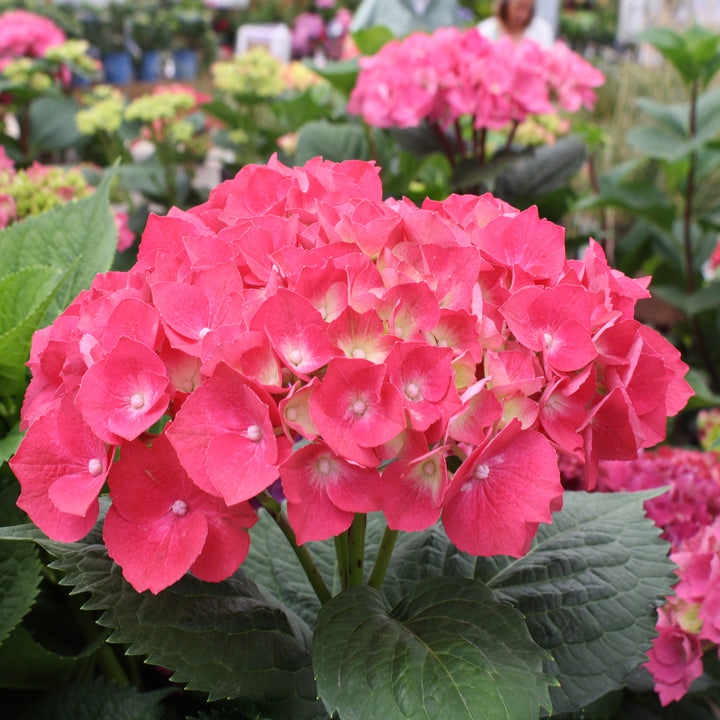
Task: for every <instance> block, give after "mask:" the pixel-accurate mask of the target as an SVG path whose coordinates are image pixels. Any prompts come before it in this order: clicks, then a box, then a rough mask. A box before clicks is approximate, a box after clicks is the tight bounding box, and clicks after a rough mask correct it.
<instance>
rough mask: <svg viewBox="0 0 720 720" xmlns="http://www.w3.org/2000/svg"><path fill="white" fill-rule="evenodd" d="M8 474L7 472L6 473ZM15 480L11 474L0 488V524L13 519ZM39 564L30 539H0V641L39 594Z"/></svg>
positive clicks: (35, 550) (15, 491)
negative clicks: (23, 541) (24, 541)
mask: <svg viewBox="0 0 720 720" xmlns="http://www.w3.org/2000/svg"><path fill="white" fill-rule="evenodd" d="M8 475H10V473H8ZM18 489H19V486H18V484H17V483H16V482H15V481H14V478H12V477H10V479H9V482H8V483H7V485H6V483H5V482H3V487H2V489H0V524H3V525H5V524H9V523H11V522H16V521H17V518H18V517H22V515H23V513H22V512H21V511H20V510H19V509H18V508H17V507H16V505H15V501H16V500H17V496H18ZM41 572H42V566H41V564H40V560H39V559H38V553H37V548H35V547H33V546H32V545H31V544H29V543H16V542H0V588H2V591H0V644H1V643H2V642H3V641H4V640H5V638H6V637H7V636H8V635H9V634H10V631H11V630H12V629H13V628H15V627H16V625H17V624H18V623H19V622H20V621H21V620H22V619H23V617H25V615H26V614H27V612H28V610H30V608H31V607H32V606H33V603H34V602H35V598H36V597H37V594H38V588H39V585H40V580H41V577H42V576H41Z"/></svg>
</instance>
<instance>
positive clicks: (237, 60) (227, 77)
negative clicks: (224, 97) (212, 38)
mask: <svg viewBox="0 0 720 720" xmlns="http://www.w3.org/2000/svg"><path fill="white" fill-rule="evenodd" d="M282 71H283V63H282V62H280V61H279V60H278V59H277V58H274V57H273V56H272V55H270V53H269V52H268V51H267V50H266V49H265V48H264V47H260V46H258V47H254V48H252V49H251V50H249V51H248V52H246V53H244V54H243V55H237V56H235V57H234V58H233V59H232V60H223V61H220V62H216V63H214V64H213V66H212V68H211V72H212V78H213V85H214V87H215V88H216V89H217V90H219V91H220V92H224V93H229V94H231V95H243V96H247V95H249V96H256V97H261V98H271V97H275V96H277V95H280V94H281V93H282V92H284V91H285V90H286V89H287V83H286V82H285V80H284V78H283V76H282Z"/></svg>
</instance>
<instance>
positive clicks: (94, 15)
mask: <svg viewBox="0 0 720 720" xmlns="http://www.w3.org/2000/svg"><path fill="white" fill-rule="evenodd" d="M129 13H130V9H129V7H127V6H125V5H122V4H118V3H110V4H108V5H107V6H105V7H98V8H96V9H94V10H93V11H92V12H90V13H88V14H87V15H85V16H84V17H83V26H84V34H85V37H86V38H88V39H90V41H91V42H92V43H93V45H94V46H95V47H96V48H97V50H98V52H99V54H100V58H101V60H102V63H103V68H104V71H105V81H106V82H109V83H112V84H116V85H124V84H127V83H129V82H130V81H131V80H132V79H133V66H132V55H131V54H130V49H129V47H128V38H129V29H130V28H129V22H128V21H129Z"/></svg>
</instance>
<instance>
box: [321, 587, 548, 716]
mask: <svg viewBox="0 0 720 720" xmlns="http://www.w3.org/2000/svg"><path fill="white" fill-rule="evenodd" d="M313 645H314V646H313V660H314V666H315V672H316V675H317V681H318V691H319V694H320V697H321V698H322V699H323V701H324V702H325V706H326V707H327V708H328V709H329V711H330V712H331V713H332V712H333V711H334V710H336V709H337V711H338V713H339V715H340V717H341V718H343V720H354V719H359V720H364V719H366V718H367V720H374V719H375V718H383V720H395V719H397V720H420V719H423V720H444V719H445V718H452V719H453V720H463V719H467V720H469V719H471V718H474V719H477V720H480V718H482V719H483V720H501V719H502V720H523V718H527V719H528V720H530V719H531V718H532V719H533V720H534V719H535V718H537V717H538V714H539V712H540V708H541V707H542V708H547V709H548V710H549V709H550V704H549V696H548V685H549V684H551V683H552V682H553V680H552V678H550V677H549V676H547V675H545V674H544V673H543V670H542V663H543V659H544V658H546V657H547V655H546V653H545V652H544V651H543V650H542V649H541V648H539V647H538V646H537V645H536V644H535V643H534V642H533V640H532V639H531V637H530V634H529V633H528V631H527V628H526V627H525V623H524V622H523V619H522V616H521V615H520V613H518V612H517V611H516V610H515V609H514V608H512V607H511V606H510V605H508V604H506V603H502V602H498V601H497V600H495V598H494V597H493V594H492V592H491V591H490V590H489V589H488V588H487V587H486V586H485V585H483V584H482V583H479V582H477V581H474V580H469V579H466V578H433V579H431V580H429V581H426V582H423V583H419V584H418V585H417V586H415V587H414V588H413V590H412V592H411V593H410V594H409V595H408V596H407V597H406V598H404V599H403V601H402V602H401V603H400V604H399V605H397V606H396V607H395V608H393V609H392V610H390V607H389V606H388V605H387V603H386V601H385V599H384V598H383V597H382V595H381V594H380V593H379V592H377V591H376V590H374V589H373V588H371V587H369V586H367V585H355V586H351V587H349V588H347V589H346V590H343V592H342V593H340V594H339V595H337V596H335V597H334V598H333V599H332V600H330V601H329V602H328V603H327V604H325V605H324V606H323V608H322V610H321V611H320V615H319V617H318V626H317V628H316V629H315V633H314V639H313Z"/></svg>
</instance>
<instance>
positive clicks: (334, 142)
mask: <svg viewBox="0 0 720 720" xmlns="http://www.w3.org/2000/svg"><path fill="white" fill-rule="evenodd" d="M318 155H322V157H323V158H325V159H326V160H332V161H334V162H342V161H343V160H349V159H357V160H365V159H367V158H368V144H367V138H366V137H365V131H364V130H363V128H362V126H361V125H358V124H356V123H330V122H328V121H327V120H313V121H312V122H309V123H307V124H306V125H304V126H303V127H302V128H301V129H300V135H299V136H298V142H297V150H296V151H295V162H296V163H297V164H298V165H302V164H304V163H306V162H307V161H308V160H310V158H313V157H316V156H318Z"/></svg>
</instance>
